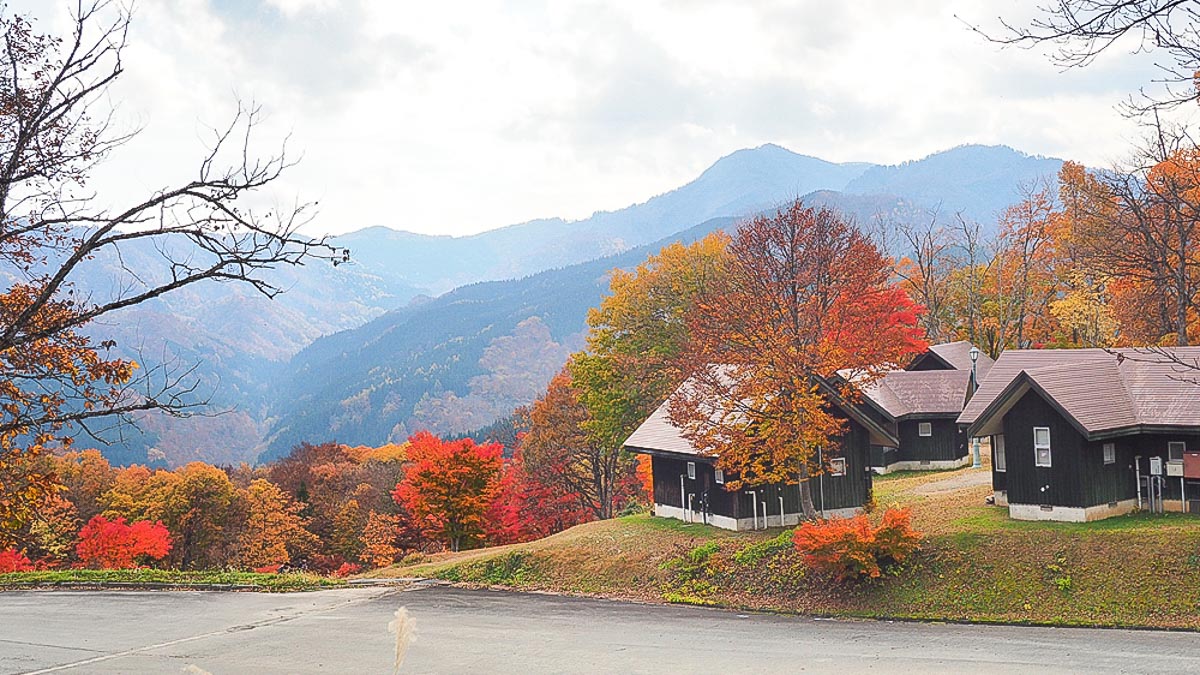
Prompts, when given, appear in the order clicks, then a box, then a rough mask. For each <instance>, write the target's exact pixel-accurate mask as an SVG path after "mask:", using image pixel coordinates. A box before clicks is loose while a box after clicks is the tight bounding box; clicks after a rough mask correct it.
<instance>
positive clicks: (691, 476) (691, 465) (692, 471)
mask: <svg viewBox="0 0 1200 675" xmlns="http://www.w3.org/2000/svg"><path fill="white" fill-rule="evenodd" d="M688 480H696V463H695V462H688Z"/></svg>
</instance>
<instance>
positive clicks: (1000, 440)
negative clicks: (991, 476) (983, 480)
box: [992, 434, 1008, 473]
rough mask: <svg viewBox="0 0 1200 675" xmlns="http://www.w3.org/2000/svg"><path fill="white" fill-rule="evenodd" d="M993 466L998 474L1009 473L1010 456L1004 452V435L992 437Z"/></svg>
mask: <svg viewBox="0 0 1200 675" xmlns="http://www.w3.org/2000/svg"><path fill="white" fill-rule="evenodd" d="M992 464H993V465H994V467H995V469H996V473H1005V472H1007V471H1008V454H1007V453H1006V452H1005V450H1004V434H1000V435H998V436H993V437H992Z"/></svg>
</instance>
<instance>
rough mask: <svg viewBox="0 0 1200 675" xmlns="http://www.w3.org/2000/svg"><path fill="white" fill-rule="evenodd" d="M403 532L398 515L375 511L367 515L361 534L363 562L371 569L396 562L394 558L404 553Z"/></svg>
mask: <svg viewBox="0 0 1200 675" xmlns="http://www.w3.org/2000/svg"><path fill="white" fill-rule="evenodd" d="M403 530H404V528H403V523H402V520H401V517H400V515H399V514H394V513H379V512H377V511H372V512H370V513H369V514H367V523H366V525H365V526H363V534H362V541H363V553H362V559H363V562H365V563H367V564H368V565H370V566H371V567H387V566H388V565H391V564H392V563H394V562H396V558H397V557H399V555H400V554H401V553H402V552H403V551H404V547H403V544H402V537H403Z"/></svg>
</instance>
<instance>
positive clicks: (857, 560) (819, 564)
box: [792, 509, 921, 581]
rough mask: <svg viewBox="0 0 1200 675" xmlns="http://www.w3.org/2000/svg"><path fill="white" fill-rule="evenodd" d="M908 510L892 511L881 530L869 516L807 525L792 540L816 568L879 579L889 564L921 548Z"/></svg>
mask: <svg viewBox="0 0 1200 675" xmlns="http://www.w3.org/2000/svg"><path fill="white" fill-rule="evenodd" d="M910 521H911V513H910V512H909V510H908V509H900V510H897V509H888V510H887V512H886V513H884V514H883V522H882V523H880V525H879V527H872V526H871V521H869V520H868V519H867V517H866V516H855V517H853V518H832V519H829V520H822V521H817V522H813V523H804V524H803V525H801V526H800V527H798V528H796V531H795V533H794V534H793V535H792V540H793V541H794V542H795V544H796V550H797V551H799V552H800V553H802V554H803V555H804V558H805V560H806V561H807V562H808V564H809V565H811V566H812V567H814V568H816V569H818V570H820V571H823V572H826V573H829V574H833V575H834V576H835V577H837V579H838V580H841V581H847V580H852V579H861V578H863V577H870V578H875V577H878V576H879V575H880V574H881V573H882V569H883V568H884V567H887V566H888V565H891V564H894V563H898V562H902V561H903V560H904V559H905V558H907V557H908V556H909V555H910V554H912V553H913V552H914V551H916V550H917V548H918V547H919V545H920V541H921V535H920V533H918V532H916V531H915V530H913V529H912V527H911V524H910Z"/></svg>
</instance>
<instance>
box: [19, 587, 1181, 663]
mask: <svg viewBox="0 0 1200 675" xmlns="http://www.w3.org/2000/svg"><path fill="white" fill-rule="evenodd" d="M401 606H404V607H406V608H407V610H408V611H409V612H410V614H411V617H412V620H413V622H414V623H415V626H416V640H415V641H414V642H413V643H412V645H411V648H410V649H409V651H408V653H407V658H406V660H405V662H404V668H403V672H406V673H408V672H411V673H522V674H525V675H528V674H530V673H567V672H576V673H668V672H670V673H684V672H720V671H725V672H756V673H775V672H798V671H802V672H830V673H833V672H837V673H847V672H877V673H887V672H908V673H913V672H921V673H939V672H941V673H965V672H971V673H990V672H1031V671H1034V670H1036V671H1038V672H1080V673H1083V672H1087V673H1101V672H1156V673H1167V672H1177V673H1188V672H1191V673H1195V672H1200V635H1198V634H1194V633H1166V632H1156V631H1117V630H1086V629H1058V628H1054V629H1048V628H1020V627H1002V626H960V625H938V624H918V623H888V622H873V621H827V620H818V619H811V618H803V617H786V616H774V615H759V614H742V613H737V612H729V611H721V610H709V609H701V608H692V607H673V606H671V607H665V606H655V605H638V604H630V603H622V602H610V601H604V600H590V599H581V598H564V597H558V596H549V595H536V594H521V593H505V592H489V591H468V590H461V589H454V588H446V587H428V588H423V589H420V590H410V591H401V590H399V589H394V588H378V587H372V588H355V589H345V590H335V591H319V592H313V593H290V594H259V593H214V592H83V591H79V592H61V591H29V592H6V593H0V672H2V673H60V672H61V673H193V674H195V673H214V674H217V673H389V672H392V670H393V663H394V652H395V639H394V637H393V635H392V634H391V633H389V631H388V628H387V627H388V624H389V622H391V621H392V619H393V617H394V615H395V612H396V610H397V609H398V608H400V607H401Z"/></svg>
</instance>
